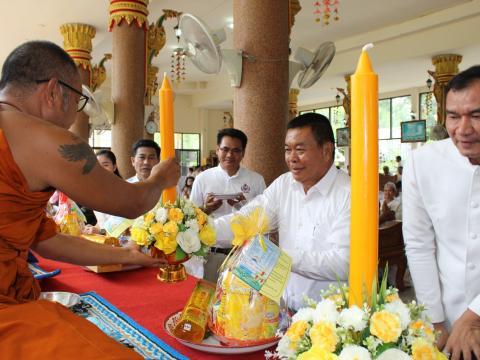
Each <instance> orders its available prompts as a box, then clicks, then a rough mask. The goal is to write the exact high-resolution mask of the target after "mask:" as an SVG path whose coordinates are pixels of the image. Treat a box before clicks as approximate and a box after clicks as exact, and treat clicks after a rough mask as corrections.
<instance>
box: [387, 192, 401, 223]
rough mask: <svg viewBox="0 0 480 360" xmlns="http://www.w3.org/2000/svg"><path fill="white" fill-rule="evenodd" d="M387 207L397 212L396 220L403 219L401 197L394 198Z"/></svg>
mask: <svg viewBox="0 0 480 360" xmlns="http://www.w3.org/2000/svg"><path fill="white" fill-rule="evenodd" d="M387 207H388V208H389V209H390V210H392V211H393V212H394V213H395V220H402V201H401V199H400V198H398V197H397V198H394V199H393V200H392V201H390V202H389V203H388V204H387Z"/></svg>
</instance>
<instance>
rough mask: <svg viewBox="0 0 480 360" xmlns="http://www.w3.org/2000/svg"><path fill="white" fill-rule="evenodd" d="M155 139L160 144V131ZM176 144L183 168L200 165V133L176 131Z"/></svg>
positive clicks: (176, 152)
mask: <svg viewBox="0 0 480 360" xmlns="http://www.w3.org/2000/svg"><path fill="white" fill-rule="evenodd" d="M154 139H155V141H156V142H157V143H158V144H160V133H155V135H154ZM174 144H175V156H176V157H177V159H179V161H180V165H181V166H182V168H189V167H191V166H199V165H200V134H189V133H175V134H174Z"/></svg>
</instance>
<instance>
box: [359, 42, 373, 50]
mask: <svg viewBox="0 0 480 360" xmlns="http://www.w3.org/2000/svg"><path fill="white" fill-rule="evenodd" d="M373 46H374V45H373V43H368V44H366V45H364V46H363V48H362V51H368V50H370V49H372V48H373Z"/></svg>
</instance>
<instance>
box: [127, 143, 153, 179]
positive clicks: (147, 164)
mask: <svg viewBox="0 0 480 360" xmlns="http://www.w3.org/2000/svg"><path fill="white" fill-rule="evenodd" d="M131 160H132V166H133V168H134V169H135V175H134V176H132V177H131V178H129V179H127V181H128V182H130V183H135V182H138V181H145V180H147V179H148V177H149V176H150V173H151V172H152V168H153V167H154V166H155V165H156V164H158V163H159V162H160V147H159V146H158V144H157V143H156V142H155V141H153V140H150V139H140V140H138V141H137V142H136V143H135V144H133V146H132V157H131Z"/></svg>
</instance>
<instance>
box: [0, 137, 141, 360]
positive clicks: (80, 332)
mask: <svg viewBox="0 0 480 360" xmlns="http://www.w3.org/2000/svg"><path fill="white" fill-rule="evenodd" d="M51 195H52V191H45V192H31V191H30V190H29V189H28V184H27V181H26V179H25V177H24V176H23V174H22V172H21V171H20V168H19V167H18V166H17V164H16V163H15V161H14V158H13V156H12V153H11V152H10V148H9V146H8V142H7V139H6V138H5V136H4V133H3V131H2V130H1V129H0V357H1V358H2V359H73V358H78V359H141V357H140V356H139V355H138V354H137V353H135V352H134V351H132V350H130V349H127V348H125V347H124V346H123V345H121V344H119V343H117V342H116V341H114V340H113V339H110V338H109V337H108V336H107V335H105V334H104V333H103V332H102V331H101V330H99V329H98V328H97V327H96V326H95V325H93V324H92V323H90V322H89V321H88V320H85V319H83V318H81V317H79V316H77V315H74V314H73V313H71V312H70V311H69V310H68V309H67V308H65V307H63V306H62V305H60V304H57V303H52V302H48V301H44V300H37V299H38V296H39V294H40V286H39V285H38V282H37V281H36V280H35V279H34V278H33V275H32V273H31V272H30V270H29V269H28V265H27V255H28V249H29V247H30V245H31V244H32V243H33V242H34V241H43V240H46V239H49V238H50V237H52V236H54V235H55V234H56V225H55V223H54V222H53V221H52V220H51V219H49V218H47V217H46V215H45V207H46V204H47V201H48V199H49V198H50V196H51Z"/></svg>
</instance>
